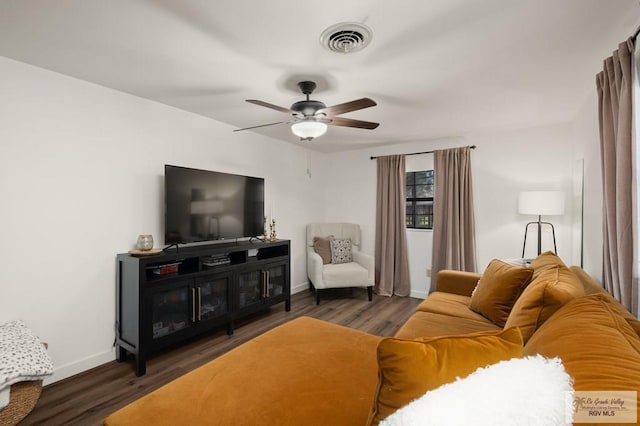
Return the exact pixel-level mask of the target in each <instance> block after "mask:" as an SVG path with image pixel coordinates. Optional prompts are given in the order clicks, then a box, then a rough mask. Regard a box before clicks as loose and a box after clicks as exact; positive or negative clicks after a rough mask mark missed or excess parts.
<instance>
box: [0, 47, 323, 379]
mask: <svg viewBox="0 0 640 426" xmlns="http://www.w3.org/2000/svg"><path fill="white" fill-rule="evenodd" d="M0 117H2V125H1V126H0V158H1V159H2V160H1V161H2V167H0V195H1V197H2V208H0V223H1V224H2V225H3V232H2V238H1V239H0V258H1V259H2V260H3V273H2V277H1V278H0V280H1V281H0V282H1V284H0V285H1V290H0V291H1V293H0V322H4V321H9V320H13V319H22V320H24V321H25V322H26V323H27V325H28V326H29V327H30V328H32V329H33V330H34V331H35V333H36V334H38V335H39V336H40V337H41V339H42V340H44V341H46V342H48V343H49V352H50V353H51V355H52V358H53V361H54V365H55V367H56V374H55V375H54V377H53V379H52V380H51V381H56V380H60V379H62V378H64V377H67V376H69V375H72V374H75V373H77V372H80V371H83V370H85V369H87V368H91V367H94V366H96V365H99V364H101V363H104V362H107V361H110V360H112V359H113V358H114V354H113V350H112V346H111V345H112V342H113V340H114V321H115V302H114V300H115V255H116V253H120V252H126V251H127V250H129V249H130V248H133V246H134V244H135V241H136V238H137V235H138V234H142V233H150V234H153V236H154V237H155V240H156V247H157V246H161V245H162V243H163V241H162V233H163V225H162V223H163V187H162V185H163V173H164V170H163V165H164V164H165V163H169V164H176V165H182V166H188V167H195V168H202V169H209V170H219V171H224V172H231V173H239V174H249V175H254V176H261V177H264V178H265V198H266V211H267V212H268V211H270V209H271V207H273V208H274V209H275V212H276V218H277V220H278V224H277V231H278V236H279V237H281V238H288V239H291V245H292V266H291V273H292V286H293V287H294V288H300V287H301V286H303V285H304V283H305V282H306V280H307V278H306V259H305V256H304V250H303V247H304V237H305V224H306V223H307V222H308V221H310V220H322V219H323V217H322V209H321V207H322V204H321V202H320V201H319V198H318V197H317V196H316V194H318V192H320V191H321V189H320V186H319V184H318V178H316V177H315V174H313V173H312V177H309V175H308V174H307V167H309V168H310V169H311V171H312V172H313V171H315V170H316V169H318V168H319V167H318V164H319V163H320V157H319V154H314V153H312V152H310V151H308V150H306V149H303V148H300V147H296V146H294V145H291V144H287V143H284V142H280V141H276V140H271V139H268V138H265V137H261V136H259V135H256V134H254V133H252V132H245V133H232V131H231V130H232V128H231V127H230V126H227V125H225V124H222V123H219V122H216V121H213V120H210V119H207V118H204V117H201V116H198V115H194V114H191V113H187V112H185V111H181V110H177V109H175V108H172V107H168V106H166V105H162V104H158V103H154V102H151V101H148V100H145V99H141V98H137V97H134V96H131V95H128V94H124V93H121V92H117V91H114V90H111V89H107V88H104V87H101V86H97V85H94V84H90V83H87V82H83V81H80V80H77V79H73V78H70V77H66V76H63V75H60V74H56V73H53V72H50V71H46V70H43V69H40V68H36V67H33V66H30V65H26V64H23V63H19V62H15V61H12V60H9V59H6V58H2V57H0ZM317 175H318V176H321V171H320V172H319V173H318V174H317Z"/></svg>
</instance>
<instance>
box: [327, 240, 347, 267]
mask: <svg viewBox="0 0 640 426" xmlns="http://www.w3.org/2000/svg"><path fill="white" fill-rule="evenodd" d="M329 244H330V245H331V263H349V262H353V256H352V255H351V239H350V238H332V239H330V240H329Z"/></svg>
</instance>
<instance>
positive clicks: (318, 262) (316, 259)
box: [307, 249, 324, 288]
mask: <svg viewBox="0 0 640 426" xmlns="http://www.w3.org/2000/svg"><path fill="white" fill-rule="evenodd" d="M322 266H323V265H322V257H320V255H319V254H318V253H316V252H315V251H314V250H313V249H308V250H307V277H308V278H309V281H311V283H312V284H313V285H314V287H316V288H324V283H323V282H322Z"/></svg>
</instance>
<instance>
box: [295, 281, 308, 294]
mask: <svg viewBox="0 0 640 426" xmlns="http://www.w3.org/2000/svg"><path fill="white" fill-rule="evenodd" d="M305 290H306V291H309V281H305V282H303V283H302V284H296V285H294V286H292V287H291V294H296V293H300V292H302V291H305Z"/></svg>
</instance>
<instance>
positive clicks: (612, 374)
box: [524, 294, 640, 391]
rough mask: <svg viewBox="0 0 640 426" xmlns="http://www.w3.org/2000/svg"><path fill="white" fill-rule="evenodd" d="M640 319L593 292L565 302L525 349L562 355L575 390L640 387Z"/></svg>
mask: <svg viewBox="0 0 640 426" xmlns="http://www.w3.org/2000/svg"><path fill="white" fill-rule="evenodd" d="M631 323H636V324H638V323H640V322H639V321H638V320H636V319H634V318H633V316H632V315H631V314H630V313H629V312H628V311H626V309H625V308H624V307H623V306H622V305H620V304H619V303H618V302H616V301H615V300H613V299H612V298H611V297H610V296H607V295H604V294H592V295H589V296H584V297H580V298H578V299H575V300H573V301H571V302H569V303H567V304H566V305H565V306H564V307H562V308H561V309H560V310H558V312H556V313H555V314H554V315H553V317H552V318H551V319H550V320H549V321H547V322H546V323H545V324H544V325H543V326H542V327H540V329H539V330H537V331H536V332H535V333H534V334H533V336H531V338H530V339H529V341H528V342H527V344H526V345H525V348H524V353H525V354H526V355H533V354H541V355H543V356H546V357H560V358H561V359H562V361H563V363H564V365H565V367H566V369H567V371H568V372H569V374H571V375H572V376H573V377H574V379H575V389H576V390H607V389H609V390H614V389H615V390H624V389H629V390H638V391H640V374H638V372H639V371H640V336H638V333H637V332H636V331H635V329H634V327H633V326H632V325H631Z"/></svg>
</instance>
